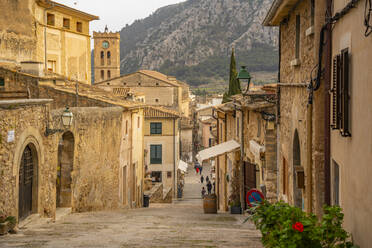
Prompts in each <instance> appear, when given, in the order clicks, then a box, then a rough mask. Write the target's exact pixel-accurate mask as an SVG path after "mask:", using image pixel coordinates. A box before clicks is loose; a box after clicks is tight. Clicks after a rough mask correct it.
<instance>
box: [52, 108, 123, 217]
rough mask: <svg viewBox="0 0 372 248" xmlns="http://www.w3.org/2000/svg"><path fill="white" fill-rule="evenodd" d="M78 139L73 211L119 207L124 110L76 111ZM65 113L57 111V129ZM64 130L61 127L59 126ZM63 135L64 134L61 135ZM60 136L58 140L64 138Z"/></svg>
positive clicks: (75, 126)
mask: <svg viewBox="0 0 372 248" xmlns="http://www.w3.org/2000/svg"><path fill="white" fill-rule="evenodd" d="M71 111H72V112H73V114H74V124H73V126H72V127H71V132H72V133H73V136H74V139H75V149H74V161H73V172H72V173H71V174H72V211H74V212H83V211H94V210H103V209H114V208H117V207H119V202H120V201H119V200H120V199H119V168H120V145H121V138H118V137H120V136H121V135H120V134H121V130H122V125H123V123H122V115H123V109H122V108H119V107H114V108H72V109H71ZM61 114H62V110H54V111H53V112H52V119H53V121H54V122H55V126H56V127H58V123H60V121H61V120H60V116H61ZM59 126H61V124H59ZM61 135H62V134H61ZM61 135H59V136H58V137H61Z"/></svg>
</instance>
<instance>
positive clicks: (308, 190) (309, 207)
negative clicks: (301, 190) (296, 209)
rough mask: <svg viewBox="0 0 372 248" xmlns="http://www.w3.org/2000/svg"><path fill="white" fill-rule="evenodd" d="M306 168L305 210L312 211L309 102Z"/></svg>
mask: <svg viewBox="0 0 372 248" xmlns="http://www.w3.org/2000/svg"><path fill="white" fill-rule="evenodd" d="M306 132H307V145H306V149H307V162H308V163H307V168H306V175H307V180H306V182H307V183H306V186H305V190H306V195H307V204H306V212H308V213H311V212H312V185H313V183H312V181H313V180H312V178H313V175H312V167H313V150H312V149H313V104H312V103H309V104H308V106H307V127H306Z"/></svg>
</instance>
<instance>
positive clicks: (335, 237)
mask: <svg viewBox="0 0 372 248" xmlns="http://www.w3.org/2000/svg"><path fill="white" fill-rule="evenodd" d="M251 211H252V212H253V215H252V217H251V219H252V220H253V222H254V223H255V225H256V227H257V228H258V229H259V230H260V231H261V233H262V242H263V244H264V245H265V247H269V248H274V247H275V248H276V247H278V248H288V247H294V248H357V247H358V246H355V245H354V244H353V243H352V242H351V241H350V235H349V234H348V233H347V232H346V231H345V230H344V229H343V228H342V223H343V218H344V214H343V213H342V209H341V208H340V207H337V206H332V207H329V206H325V207H324V215H323V216H322V219H321V221H318V219H317V217H316V216H315V215H314V214H311V213H310V214H308V213H305V212H303V211H302V210H301V209H299V208H297V207H293V206H290V205H289V204H287V203H284V202H278V203H275V204H270V203H268V202H264V203H262V204H261V205H259V206H256V207H254V208H253V209H251ZM296 223H297V225H303V230H302V229H299V230H298V229H296V228H295V227H296V225H295V224H296Z"/></svg>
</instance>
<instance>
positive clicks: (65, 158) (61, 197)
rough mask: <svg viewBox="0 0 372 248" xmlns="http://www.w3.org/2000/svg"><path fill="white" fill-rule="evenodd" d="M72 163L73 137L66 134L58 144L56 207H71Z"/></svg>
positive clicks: (70, 134)
mask: <svg viewBox="0 0 372 248" xmlns="http://www.w3.org/2000/svg"><path fill="white" fill-rule="evenodd" d="M73 162H74V135H73V134H72V133H71V132H66V133H64V134H63V135H62V138H61V139H60V141H59V144H58V165H57V183H56V185H57V194H56V195H57V207H71V197H72V194H71V191H72V190H71V182H72V179H71V172H72V170H73Z"/></svg>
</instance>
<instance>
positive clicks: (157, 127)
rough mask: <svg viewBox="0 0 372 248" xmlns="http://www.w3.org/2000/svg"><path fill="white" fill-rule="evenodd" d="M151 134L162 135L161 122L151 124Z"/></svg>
mask: <svg viewBox="0 0 372 248" xmlns="http://www.w3.org/2000/svg"><path fill="white" fill-rule="evenodd" d="M150 134H162V124H161V122H152V123H150Z"/></svg>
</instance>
